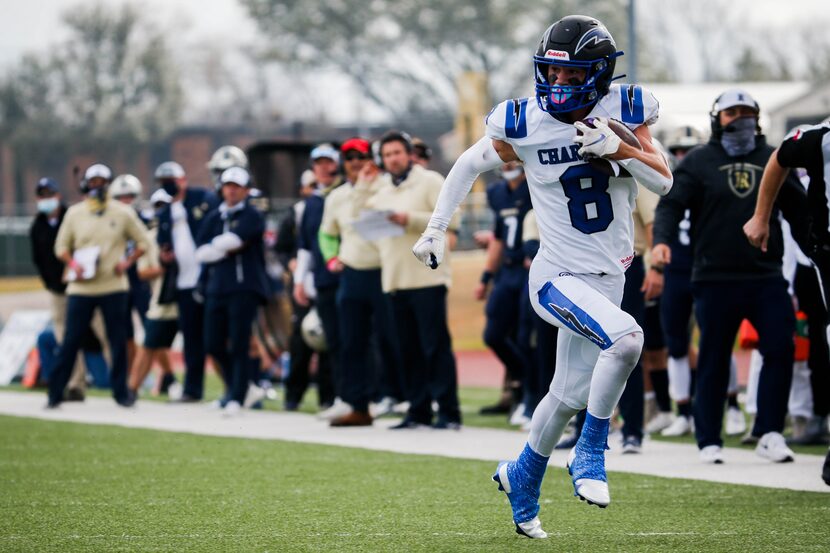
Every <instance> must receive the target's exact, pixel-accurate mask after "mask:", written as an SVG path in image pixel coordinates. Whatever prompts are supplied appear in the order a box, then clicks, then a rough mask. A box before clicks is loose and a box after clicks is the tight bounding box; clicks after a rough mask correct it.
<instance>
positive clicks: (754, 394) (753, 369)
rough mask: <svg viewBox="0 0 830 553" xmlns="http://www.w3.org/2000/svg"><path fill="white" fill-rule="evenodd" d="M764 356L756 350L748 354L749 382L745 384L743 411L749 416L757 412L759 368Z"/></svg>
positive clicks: (762, 363)
mask: <svg viewBox="0 0 830 553" xmlns="http://www.w3.org/2000/svg"><path fill="white" fill-rule="evenodd" d="M763 365H764V356H763V355H761V352H760V351H758V350H757V349H753V350H752V352H751V353H750V354H749V380H748V381H747V383H746V405H745V406H744V409H745V410H746V412H747V413H749V414H750V415H754V414H756V413H757V412H758V382H759V381H760V379H761V367H762V366H763Z"/></svg>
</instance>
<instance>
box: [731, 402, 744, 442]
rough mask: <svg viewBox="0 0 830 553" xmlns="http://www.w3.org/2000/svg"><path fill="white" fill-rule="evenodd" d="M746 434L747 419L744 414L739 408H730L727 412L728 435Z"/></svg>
mask: <svg viewBox="0 0 830 553" xmlns="http://www.w3.org/2000/svg"><path fill="white" fill-rule="evenodd" d="M744 432H746V419H745V418H744V413H743V411H741V410H740V409H738V408H737V407H730V408H729V409H727V410H726V435H727V436H740V435H741V434H743V433H744Z"/></svg>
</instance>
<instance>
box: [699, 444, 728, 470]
mask: <svg viewBox="0 0 830 553" xmlns="http://www.w3.org/2000/svg"><path fill="white" fill-rule="evenodd" d="M700 460H701V461H702V462H704V463H708V464H712V465H720V464H723V448H722V447H721V446H719V445H707V446H706V447H704V448H703V449H701V450H700Z"/></svg>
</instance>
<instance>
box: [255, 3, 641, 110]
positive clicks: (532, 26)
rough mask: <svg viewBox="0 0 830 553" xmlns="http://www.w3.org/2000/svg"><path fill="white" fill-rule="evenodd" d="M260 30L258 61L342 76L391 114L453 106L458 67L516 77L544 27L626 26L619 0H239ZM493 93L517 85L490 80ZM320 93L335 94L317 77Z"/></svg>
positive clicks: (524, 69) (524, 79)
mask: <svg viewBox="0 0 830 553" xmlns="http://www.w3.org/2000/svg"><path fill="white" fill-rule="evenodd" d="M240 2H241V3H242V5H243V6H244V7H245V8H246V9H247V10H248V13H249V14H250V15H251V17H252V18H253V19H254V21H256V23H257V25H258V27H259V28H260V30H261V31H262V34H263V36H264V38H265V46H264V48H263V49H262V52H261V58H260V59H261V60H262V61H263V62H271V63H278V64H280V65H282V66H285V67H294V68H300V69H301V70H303V71H311V72H313V73H315V74H317V75H319V76H321V77H324V76H325V75H327V74H338V75H344V76H347V77H348V78H349V79H350V80H351V82H352V83H354V85H355V87H356V88H357V89H358V90H359V91H360V92H361V93H362V94H363V95H364V96H365V97H366V98H367V99H368V100H369V101H371V102H374V103H375V104H377V105H379V106H382V107H384V108H385V109H386V110H387V112H388V113H389V114H390V115H391V116H402V115H413V114H418V113H449V112H451V111H452V110H453V108H454V102H455V89H454V86H455V80H456V77H457V76H458V75H459V74H460V73H461V72H462V71H481V72H485V73H491V72H501V73H507V74H508V75H510V76H511V77H512V76H514V75H515V76H517V77H518V76H519V75H521V76H522V80H521V84H520V87H521V88H526V86H527V85H526V83H527V75H530V72H531V69H530V67H531V65H530V56H531V54H532V52H533V51H534V50H535V48H536V45H537V43H538V39H539V36H541V33H542V31H543V30H544V29H545V28H546V27H547V26H548V25H550V24H551V23H552V22H554V21H555V20H556V19H559V18H560V17H562V16H564V15H567V14H568V13H591V14H593V15H595V16H596V17H598V18H600V19H601V20H603V22H604V23H606V25H608V26H609V28H612V29H619V32H618V33H617V34H618V35H622V34H624V32H623V31H624V29H625V27H624V24H625V19H624V11H622V10H621V9H620V6H621V5H622V2H619V1H617V2H612V3H609V2H602V1H600V0H584V1H582V2H577V1H576V0H543V1H539V2H526V1H521V0H498V1H492V2H481V3H470V2H467V1H462V0H374V1H372V2H365V1H358V0H322V1H321V0H305V1H299V0H240ZM496 83H497V85H496V87H497V88H496V90H491V92H492V93H493V95H494V96H495V97H501V96H504V95H508V94H511V93H513V92H515V91H516V89H517V88H519V87H517V85H516V79H501V80H498V81H496ZM315 93H316V94H318V95H319V96H320V97H325V96H326V95H330V94H332V93H336V91H335V90H331V88H328V87H325V86H321V87H320V88H319V90H316V91H315Z"/></svg>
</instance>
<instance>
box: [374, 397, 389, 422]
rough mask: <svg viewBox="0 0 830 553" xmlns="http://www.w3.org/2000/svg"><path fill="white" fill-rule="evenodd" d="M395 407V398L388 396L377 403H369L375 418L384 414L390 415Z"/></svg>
mask: <svg viewBox="0 0 830 553" xmlns="http://www.w3.org/2000/svg"><path fill="white" fill-rule="evenodd" d="M394 407H395V400H394V399H392V398H391V397H389V396H387V397H385V398H383V399H381V400H380V401H378V402H377V403H374V402H373V403H370V404H369V414H370V415H372V418H373V419H376V418H378V417H382V416H383V415H388V414H390V413H392V409H393V408H394Z"/></svg>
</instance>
